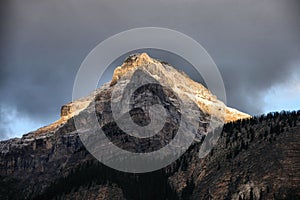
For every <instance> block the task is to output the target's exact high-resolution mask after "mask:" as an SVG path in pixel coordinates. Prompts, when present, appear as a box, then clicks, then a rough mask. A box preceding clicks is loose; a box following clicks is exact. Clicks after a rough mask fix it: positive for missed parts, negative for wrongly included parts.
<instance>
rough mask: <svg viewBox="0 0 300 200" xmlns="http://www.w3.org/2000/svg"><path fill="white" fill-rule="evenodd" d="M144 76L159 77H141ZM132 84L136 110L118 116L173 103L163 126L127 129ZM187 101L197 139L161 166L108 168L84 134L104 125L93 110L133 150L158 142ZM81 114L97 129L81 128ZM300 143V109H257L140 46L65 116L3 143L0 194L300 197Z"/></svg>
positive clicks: (144, 118) (138, 119)
mask: <svg viewBox="0 0 300 200" xmlns="http://www.w3.org/2000/svg"><path fill="white" fill-rule="evenodd" d="M144 80H147V81H146V82H145V83H151V84H146V85H145V86H142V87H139V85H136V83H140V82H143V81H144ZM126 88H127V89H128V88H129V90H130V88H131V89H132V88H134V89H135V90H134V91H130V92H129V93H128V94H127V95H128V96H129V97H130V98H129V102H128V107H129V108H130V110H129V111H128V112H127V113H126V112H125V111H124V112H123V111H122V109H120V113H119V117H120V119H122V117H123V118H125V119H127V118H128V116H129V117H130V118H131V119H132V120H133V121H134V122H135V123H136V124H138V125H139V126H141V127H143V126H146V125H148V124H151V120H153V118H152V117H151V112H150V111H149V112H147V111H148V110H149V108H150V107H151V106H152V105H155V104H161V105H162V106H163V109H164V110H165V111H164V112H165V115H166V116H167V118H166V121H165V123H164V126H163V127H162V128H161V130H160V131H159V132H158V134H156V135H153V136H151V138H150V139H149V138H137V137H134V136H132V135H128V134H126V133H125V132H124V131H122V129H120V127H118V124H117V123H116V119H115V117H114V115H113V112H112V111H113V110H114V109H115V107H118V105H117V104H113V101H114V99H118V100H122V98H123V95H124V93H123V91H125V93H126V90H125V89H126ZM131 92H132V93H131ZM125 96H126V94H125ZM182 104H184V105H185V106H186V107H188V108H189V109H190V110H191V111H192V112H190V113H189V115H188V118H191V119H195V120H196V121H197V124H195V127H194V129H196V131H195V138H196V139H195V141H194V142H193V143H192V145H191V146H190V147H189V148H188V150H187V151H186V152H185V153H184V154H183V155H182V156H181V157H180V158H179V159H177V160H176V161H174V162H173V163H171V164H170V165H168V166H166V167H164V168H162V169H159V170H156V171H153V172H149V173H140V174H134V173H125V172H121V171H117V170H114V169H112V168H110V167H107V166H106V165H104V164H102V163H101V162H99V161H98V160H97V159H95V158H94V157H93V156H92V155H91V154H90V153H89V151H87V149H86V147H85V146H84V145H83V143H82V141H81V138H80V137H79V134H80V133H81V132H84V133H87V134H89V133H92V132H96V133H97V129H94V128H93V123H95V122H94V121H93V120H92V119H91V118H90V114H91V113H93V112H94V113H95V114H96V117H97V123H98V124H99V127H100V128H101V130H102V131H103V132H104V133H105V135H106V137H107V138H109V142H110V143H113V144H115V145H116V146H118V147H120V148H122V149H125V150H127V151H130V152H139V153H148V152H151V151H155V150H159V149H161V148H162V147H164V146H165V145H167V144H168V143H170V141H171V140H172V139H173V138H174V135H176V132H177V131H178V129H179V127H178V126H179V125H178V124H179V122H180V120H181V118H182V115H183V111H182V109H181V105H182ZM112 105H116V106H115V107H112ZM194 111H195V112H194ZM75 118H76V120H78V121H77V123H79V125H80V127H81V125H82V126H83V127H91V129H84V130H79V129H78V126H77V125H78V124H77V123H76V124H75V123H74V120H75ZM16 120H17V119H16ZM223 122H225V123H226V124H225V126H224V129H222V130H220V131H221V134H220V138H219V140H218V141H217V145H215V147H214V148H213V149H212V150H211V151H210V153H209V154H208V155H207V156H205V157H204V158H201V159H200V158H199V149H200V148H201V145H202V144H203V141H204V140H205V139H207V138H208V139H209V138H210V137H212V134H213V132H214V131H215V130H216V129H221V128H222V127H217V126H215V125H214V124H218V123H220V124H223ZM86 125H89V126H86ZM299 142H300V111H298V112H282V113H271V114H268V115H263V116H260V117H250V116H249V115H248V114H245V113H242V112H240V111H238V110H235V109H233V108H229V107H227V106H226V105H225V104H224V103H223V102H221V101H220V100H218V99H217V97H216V96H214V95H213V94H212V93H211V92H210V91H209V90H208V89H207V88H205V87H204V86H203V85H201V84H199V83H197V82H195V81H193V80H191V79H190V78H189V77H188V76H187V75H186V74H185V73H183V72H180V71H178V70H176V69H175V68H173V67H172V66H171V65H169V64H167V63H166V62H162V61H159V60H155V59H152V58H150V57H149V56H148V55H147V54H145V53H142V54H135V55H132V56H130V57H128V58H127V59H126V60H125V61H124V63H123V64H122V65H121V66H119V67H117V68H116V69H115V71H114V74H113V77H112V80H111V82H110V83H107V84H104V85H103V86H102V87H100V88H98V89H97V90H95V91H94V92H92V93H91V94H90V95H89V96H87V97H83V98H81V99H78V100H76V101H74V102H71V103H68V104H66V105H64V106H62V108H61V118H60V119H59V120H58V121H56V122H54V123H53V124H51V125H49V126H46V127H42V128H40V129H38V130H36V131H33V132H30V133H27V134H25V135H23V137H22V138H14V139H10V140H7V141H1V142H0V199H91V200H92V199H237V200H240V199H242V200H254V199H299V198H300V173H299V172H300V159H299V158H300V146H299V145H298V144H299ZM103 151H104V152H106V151H105V146H104V147H103ZM103 155H104V156H105V157H108V159H113V156H114V155H111V154H110V153H109V152H106V153H104V154H103Z"/></svg>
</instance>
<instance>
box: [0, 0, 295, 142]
mask: <svg viewBox="0 0 300 200" xmlns="http://www.w3.org/2000/svg"><path fill="white" fill-rule="evenodd" d="M0 11H1V14H0V15H1V16H0V17H1V21H0V22H1V24H0V32H1V37H0V42H1V47H0V64H1V65H0V76H1V77H0V92H1V98H0V139H4V138H9V137H15V136H21V135H22V134H24V133H26V132H28V131H30V130H34V129H36V128H38V127H40V126H42V125H46V124H49V123H51V122H53V121H54V120H56V119H57V118H58V117H59V113H60V106H61V105H63V104H65V103H67V102H69V101H71V97H72V86H73V82H74V78H75V75H76V72H77V70H78V68H79V66H80V64H81V62H82V61H83V59H84V58H85V56H86V55H87V54H88V53H89V52H90V51H91V50H92V49H93V48H94V47H95V46H96V45H97V44H98V43H99V42H101V41H103V40H104V39H106V38H108V37H110V36H112V35H114V34H116V33H119V32H121V31H124V30H127V29H131V28H136V27H145V26H157V27H165V28H170V29H174V30H177V31H180V32H182V33H185V34H187V35H189V36H190V37H192V38H194V39H195V40H197V41H198V42H199V43H200V44H202V45H203V47H204V48H205V49H206V50H207V51H208V53H209V54H210V55H211V57H212V58H213V59H214V61H215V62H216V64H217V66H218V67H219V70H220V72H221V74H222V76H223V79H224V82H225V87H226V92H227V103H228V105H229V106H231V107H235V108H237V109H239V110H242V111H244V112H247V113H250V114H252V115H256V114H260V113H266V112H269V111H276V110H278V111H279V110H284V109H285V110H293V109H300V103H299V102H300V2H299V1H298V0H286V1H283V0H226V1H224V0H204V1H197V0H159V1H155V0H153V1H149V0H148V1H142V0H127V1H121V0H118V1H116V0H2V1H1V5H0ZM154 54H155V55H154V56H156V57H159V58H160V59H161V60H166V61H168V62H170V63H172V64H174V65H175V67H178V68H182V69H184V66H181V64H182V63H181V62H176V61H177V60H176V58H174V57H172V56H170V55H168V54H166V53H161V54H160V53H159V52H154ZM178 65H180V66H178ZM99 67H101V65H99ZM186 73H189V74H191V75H192V74H193V73H192V71H190V70H186ZM110 76H111V74H110V73H107V77H106V78H107V80H109V79H110Z"/></svg>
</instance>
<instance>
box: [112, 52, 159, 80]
mask: <svg viewBox="0 0 300 200" xmlns="http://www.w3.org/2000/svg"><path fill="white" fill-rule="evenodd" d="M154 62H155V60H154V59H152V58H151V57H150V56H149V55H148V54H147V53H141V54H132V55H130V56H129V57H128V58H127V59H126V60H125V61H124V63H123V64H122V65H121V66H119V67H117V68H116V69H115V70H114V74H113V77H112V80H111V82H110V85H111V86H113V85H115V84H116V83H117V81H118V80H119V79H120V78H121V77H122V76H123V75H124V74H126V73H127V72H129V71H133V70H135V69H137V68H138V67H139V66H144V65H148V64H150V63H154Z"/></svg>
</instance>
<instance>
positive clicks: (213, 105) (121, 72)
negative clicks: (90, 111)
mask: <svg viewBox="0 0 300 200" xmlns="http://www.w3.org/2000/svg"><path fill="white" fill-rule="evenodd" d="M137 69H140V70H143V71H145V72H147V74H149V75H151V76H152V77H154V78H155V79H157V80H158V81H159V82H160V83H162V84H165V85H167V86H169V87H171V88H172V89H173V90H174V91H176V92H177V93H178V94H179V95H181V96H183V97H184V98H186V97H187V98H190V99H191V100H192V101H194V102H195V103H196V104H197V105H198V107H199V108H200V109H201V110H202V111H203V112H204V113H207V114H209V115H211V116H213V117H216V118H218V119H221V120H222V121H224V122H231V121H236V120H238V119H245V118H250V117H251V116H250V115H248V114H246V113H243V112H240V111H238V110H236V109H233V108H229V107H227V106H226V105H225V104H224V103H223V102H222V101H220V100H218V99H217V97H216V96H215V95H213V94H212V93H211V92H210V91H209V90H208V89H207V88H205V87H204V86H203V85H202V84H200V83H198V82H195V81H193V80H192V79H191V78H190V77H189V76H188V75H186V74H185V73H184V72H181V71H178V70H176V69H175V68H173V67H172V66H171V65H169V64H166V62H162V61H159V60H156V59H153V58H151V57H150V56H149V55H148V54H147V53H141V54H133V55H130V56H129V57H128V58H127V59H126V60H125V61H124V63H123V64H122V65H121V66H119V67H117V68H116V69H115V70H114V73H113V77H112V80H111V82H110V86H111V87H112V86H114V85H116V84H117V82H118V80H119V79H120V78H121V77H123V76H128V79H130V77H131V76H132V74H133V73H134V71H136V70H137ZM126 78H127V77H125V79H126Z"/></svg>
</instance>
